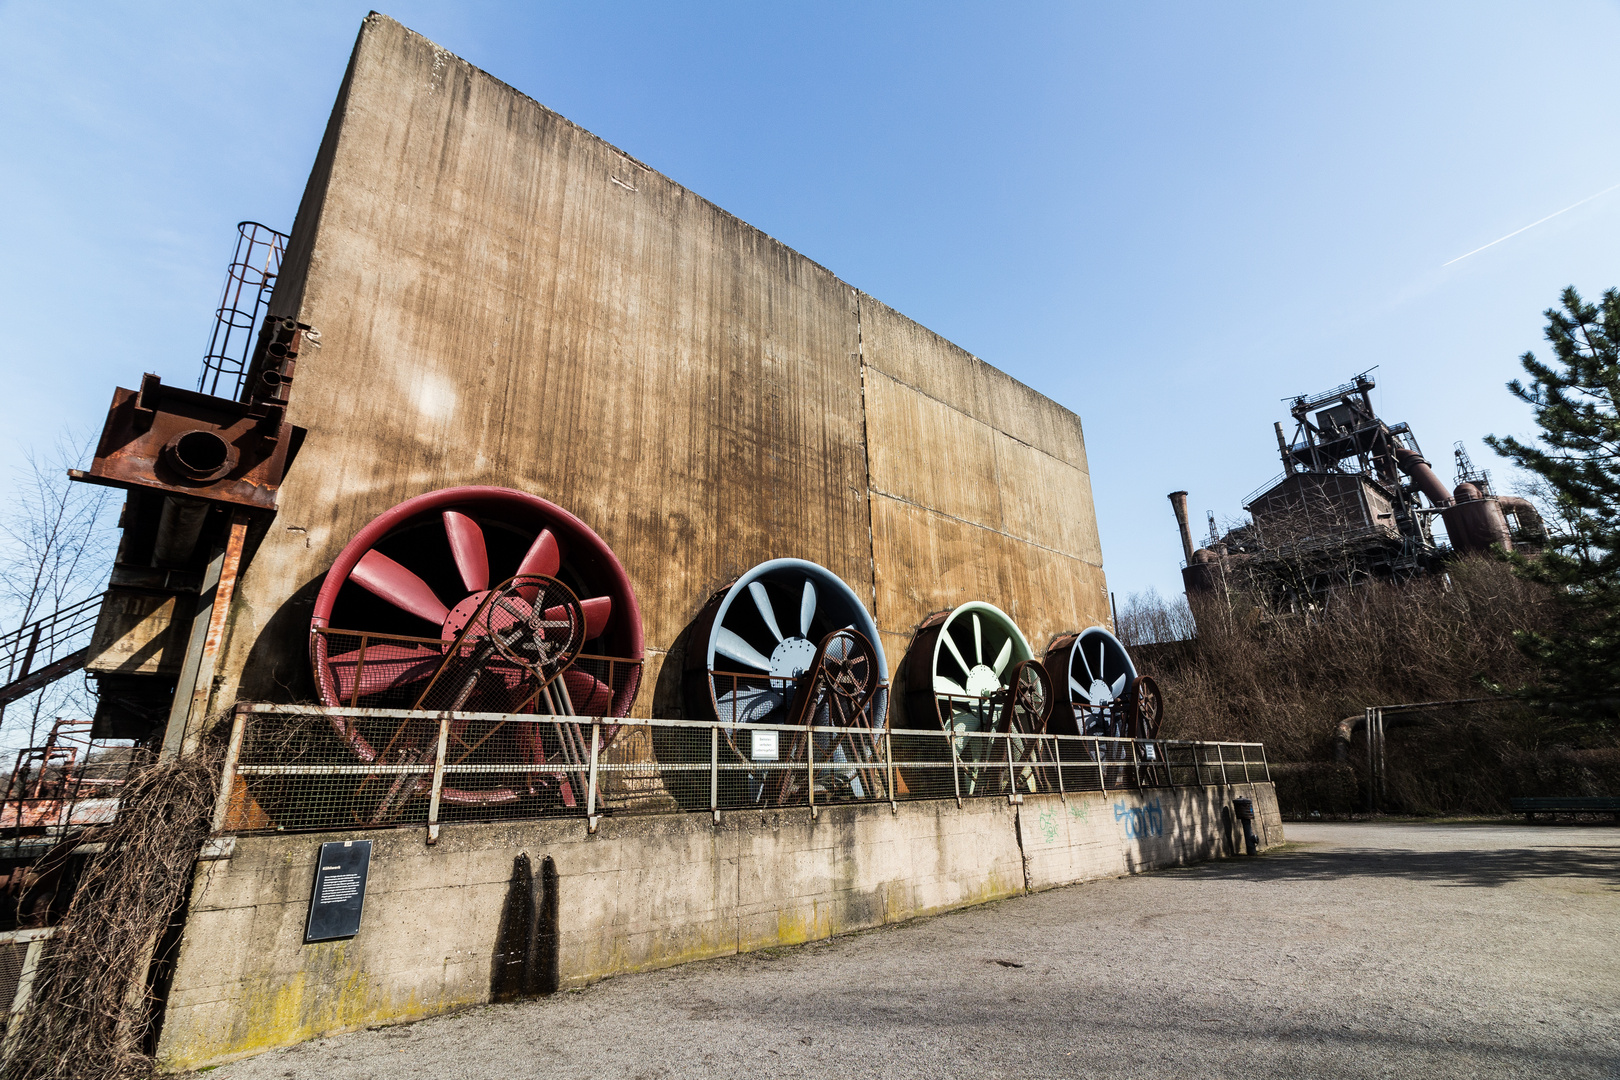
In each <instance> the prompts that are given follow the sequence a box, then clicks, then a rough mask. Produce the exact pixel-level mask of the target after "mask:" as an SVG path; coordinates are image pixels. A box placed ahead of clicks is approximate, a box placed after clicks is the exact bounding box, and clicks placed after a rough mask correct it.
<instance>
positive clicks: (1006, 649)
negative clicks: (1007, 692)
mask: <svg viewBox="0 0 1620 1080" xmlns="http://www.w3.org/2000/svg"><path fill="white" fill-rule="evenodd" d="M1011 659H1012V638H1008V639H1007V644H1005V645H1003V646H1002V647H1001V652H1000V653H998V654H997V655H996V662H995V665H994V667H995V672H996V678H998V679H999V678H1001V673H1002V671H1003V670H1004V669H1005V668H1006V667H1007V661H1009V660H1011Z"/></svg>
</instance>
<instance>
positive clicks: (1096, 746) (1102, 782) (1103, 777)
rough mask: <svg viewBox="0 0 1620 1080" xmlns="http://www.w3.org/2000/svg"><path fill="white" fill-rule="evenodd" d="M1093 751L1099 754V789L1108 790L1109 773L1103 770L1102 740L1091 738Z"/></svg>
mask: <svg viewBox="0 0 1620 1080" xmlns="http://www.w3.org/2000/svg"><path fill="white" fill-rule="evenodd" d="M1091 752H1092V753H1093V754H1096V755H1097V790H1098V791H1107V790H1108V773H1107V772H1105V771H1104V770H1103V751H1102V742H1101V741H1100V740H1098V739H1096V738H1093V739H1092V740H1091Z"/></svg>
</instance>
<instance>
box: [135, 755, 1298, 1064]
mask: <svg viewBox="0 0 1620 1080" xmlns="http://www.w3.org/2000/svg"><path fill="white" fill-rule="evenodd" d="M1242 796H1250V797H1253V798H1254V799H1255V800H1256V802H1257V804H1258V809H1259V811H1260V818H1261V820H1260V823H1259V824H1260V828H1261V833H1262V842H1263V843H1264V844H1265V845H1266V846H1268V847H1269V846H1273V845H1276V844H1279V843H1281V842H1282V838H1283V834H1282V821H1281V818H1280V817H1279V815H1278V813H1277V803H1276V797H1275V795H1274V793H1273V790H1272V787H1271V785H1270V784H1255V785H1252V786H1251V785H1234V786H1232V787H1212V788H1202V789H1198V788H1193V789H1170V790H1159V791H1148V792H1109V793H1101V792H1093V793H1088V794H1083V795H1071V796H1069V797H1068V799H1067V800H1065V799H1062V798H1059V797H1057V796H1030V797H1029V798H1028V799H1027V801H1026V802H1024V803H1023V804H1022V805H1021V806H1014V805H1009V804H1008V803H1007V802H1006V801H1004V800H997V799H980V800H970V801H968V802H967V803H966V805H964V806H963V807H962V808H961V809H958V808H957V807H956V805H955V803H954V802H949V801H946V802H916V803H901V804H900V806H899V808H898V810H896V811H891V810H890V809H889V808H888V807H887V806H883V805H876V806H871V805H868V806H843V807H832V808H828V809H825V810H822V811H821V812H820V813H819V815H817V816H814V817H813V816H812V815H811V813H810V811H808V810H806V809H795V810H782V811H771V812H765V813H744V812H732V813H727V814H725V815H723V817H722V820H721V822H720V824H718V825H715V824H712V823H711V822H710V820H709V818H708V817H707V816H706V815H695V814H693V815H683V814H669V815H659V816H652V817H639V818H638V817H626V818H617V819H607V820H604V821H603V822H602V823H601V827H600V829H599V830H598V831H597V833H596V834H595V835H589V834H587V832H586V830H585V825H584V822H582V821H536V822H512V823H501V824H490V825H455V826H447V827H446V828H445V829H444V831H443V834H442V836H441V839H440V841H439V843H438V844H437V845H436V846H433V847H429V846H427V845H426V844H425V843H424V842H423V837H424V834H423V832H422V831H421V830H419V829H409V830H407V829H400V830H386V831H377V830H373V831H365V832H354V833H320V834H310V833H304V834H298V835H293V836H253V837H241V838H239V839H238V840H237V841H236V845H235V849H234V853H233V855H232V856H231V858H229V859H224V860H218V861H213V862H204V863H200V864H199V866H198V870H197V879H196V884H195V888H194V890H193V894H192V901H191V911H190V915H189V918H188V921H187V924H186V932H185V939H184V942H183V945H182V948H181V953H180V957H179V962H178V966H177V970H176V973H175V979H174V983H173V987H172V989H171V992H170V997H169V1003H168V1009H167V1013H166V1016H165V1021H164V1027H163V1033H162V1039H161V1042H160V1045H159V1052H158V1053H159V1059H160V1061H161V1063H162V1066H163V1067H164V1068H165V1069H167V1070H183V1069H194V1068H198V1067H201V1066H205V1065H211V1064H216V1063H219V1062H222V1061H227V1060H230V1059H232V1058H237V1057H242V1056H245V1055H249V1054H253V1053H257V1052H259V1051H261V1050H266V1049H269V1048H270V1047H274V1046H283V1045H287V1044H289V1043H294V1042H298V1041H301V1040H304V1039H309V1038H314V1037H317V1036H320V1035H327V1034H333V1033H336V1032H339V1031H346V1030H352V1029H354V1028H358V1027H364V1026H367V1025H372V1024H383V1023H393V1022H398V1021H401V1020H411V1019H416V1018H419V1017H424V1016H430V1015H433V1014H435V1013H442V1012H446V1011H448V1010H452V1009H456V1008H459V1007H461V1006H465V1005H473V1004H479V1003H481V1002H485V1001H488V1000H489V998H490V985H491V977H492V966H493V959H494V953H495V951H496V946H495V942H496V936H497V930H498V927H499V923H500V918H501V912H502V910H503V906H504V905H505V903H506V900H507V895H508V890H509V887H510V886H509V883H510V880H511V877H512V867H513V859H514V857H515V856H516V855H518V854H519V853H527V854H528V855H529V856H530V858H531V859H533V860H535V862H536V863H537V864H538V862H539V860H540V859H542V858H545V857H548V856H549V857H550V858H551V859H552V860H553V862H554V864H555V866H556V868H557V872H558V877H559V887H558V899H559V908H558V929H559V938H560V940H559V972H560V976H561V980H562V983H563V985H565V986H570V985H571V986H577V985H583V984H586V983H590V982H594V981H595V980H597V979H601V978H605V977H607V976H609V975H615V974H620V973H624V972H631V971H642V970H647V969H650V968H657V967H664V966H668V965H670V964H678V963H682V962H685V961H688V960H697V959H701V958H704V957H712V956H724V955H728V954H731V953H736V952H746V951H749V950H752V949H759V948H765V947H768V946H772V945H781V944H791V943H797V942H803V941H809V940H813V939H816V938H824V937H828V936H830V935H833V934H838V933H844V932H847V931H850V930H859V929H864V928H869V927H873V926H879V925H882V924H884V923H891V922H899V921H902V920H905V919H910V918H915V917H917V916H919V915H929V914H934V913H937V912H942V911H948V910H950V909H953V908H959V907H964V906H966V905H969V904H977V903H983V902H985V901H988V900H995V899H1000V898H1003V897H1008V896H1013V895H1016V894H1018V893H1022V892H1025V891H1029V890H1039V889H1045V888H1052V887H1055V886H1059V885H1067V884H1072V883H1074V882H1080V881H1090V880H1095V879H1099V878H1106V877H1117V876H1120V875H1123V874H1127V873H1133V872H1137V871H1141V870H1147V869H1152V868H1155V867H1164V866H1173V865H1177V864H1181V863H1187V862H1193V861H1197V860H1200V859H1207V858H1214V857H1220V856H1224V855H1230V854H1234V853H1236V851H1237V850H1238V846H1239V844H1240V843H1241V837H1240V835H1239V834H1238V832H1237V830H1236V827H1235V823H1234V822H1233V820H1232V815H1231V810H1230V807H1231V802H1232V800H1233V799H1234V798H1238V797H1242ZM351 838H364V839H369V840H371V841H373V852H372V863H371V873H370V879H369V883H368V887H367V895H366V906H365V916H364V922H363V925H362V927H361V930H360V933H359V934H358V935H357V936H356V937H354V938H353V939H350V940H347V941H337V942H326V943H322V944H316V945H304V944H303V930H304V921H305V916H306V914H307V912H308V904H309V894H310V887H311V883H312V882H313V880H314V875H315V866H316V857H317V855H318V854H319V852H320V845H321V843H322V842H324V841H331V840H341V839H351Z"/></svg>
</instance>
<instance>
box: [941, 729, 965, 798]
mask: <svg viewBox="0 0 1620 1080" xmlns="http://www.w3.org/2000/svg"><path fill="white" fill-rule="evenodd" d="M945 741H946V742H948V743H950V745H951V786H952V787H953V788H954V789H955V790H956V808H957V809H958V810H960V809H962V776H961V774H960V773H959V772H958V770H957V765H958V761H957V757H956V731H955V729H954V728H946V729H945Z"/></svg>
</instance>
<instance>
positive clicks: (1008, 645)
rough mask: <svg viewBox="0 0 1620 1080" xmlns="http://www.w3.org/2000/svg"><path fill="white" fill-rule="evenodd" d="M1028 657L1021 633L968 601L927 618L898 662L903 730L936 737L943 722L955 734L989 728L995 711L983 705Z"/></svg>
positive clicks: (996, 612) (987, 607) (1000, 615)
mask: <svg viewBox="0 0 1620 1080" xmlns="http://www.w3.org/2000/svg"><path fill="white" fill-rule="evenodd" d="M1031 655H1032V654H1031V650H1030V647H1029V642H1028V640H1026V639H1025V637H1024V634H1023V631H1021V630H1019V629H1018V625H1017V624H1016V623H1014V622H1013V621H1012V618H1011V617H1010V616H1009V615H1008V614H1007V613H1006V612H1005V611H1002V610H1001V609H1000V608H998V607H996V606H995V605H994V604H986V603H984V602H982V601H978V600H974V601H970V602H969V603H966V604H963V605H962V606H961V607H958V608H955V609H953V610H951V611H942V612H937V613H935V614H933V615H930V616H929V617H928V618H927V619H924V620H923V623H922V625H921V626H919V627H918V628H917V634H916V636H915V637H913V638H912V640H911V647H910V648H908V649H907V650H906V658H905V660H904V661H903V662H902V671H903V672H904V679H905V686H906V721H905V722H906V726H907V727H910V728H913V729H917V730H922V731H937V730H938V729H939V725H940V724H941V723H942V722H943V721H944V720H945V719H946V717H947V716H948V717H950V725H951V726H952V727H953V728H956V729H958V730H962V731H977V730H980V728H981V727H982V728H985V729H988V728H990V727H991V726H993V724H994V722H995V716H996V715H997V711H996V710H995V709H993V708H991V707H990V706H989V704H988V702H987V701H986V699H988V698H989V697H990V695H992V694H994V693H996V692H997V691H998V690H1000V689H1002V688H1003V687H1004V686H1005V685H1006V682H1005V680H1006V679H1008V678H1010V677H1011V674H1012V669H1013V667H1014V666H1015V665H1017V664H1018V663H1020V662H1022V661H1024V660H1028V659H1030V657H1031ZM981 702H983V703H984V704H980V703H981Z"/></svg>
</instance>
